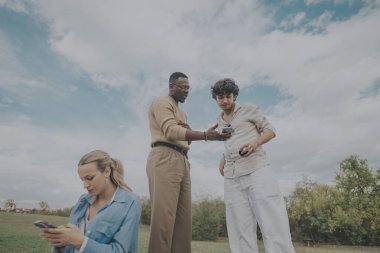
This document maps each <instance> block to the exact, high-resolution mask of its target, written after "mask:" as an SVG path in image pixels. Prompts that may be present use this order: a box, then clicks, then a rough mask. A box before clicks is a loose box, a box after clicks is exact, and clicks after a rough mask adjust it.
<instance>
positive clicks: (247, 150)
mask: <svg viewBox="0 0 380 253" xmlns="http://www.w3.org/2000/svg"><path fill="white" fill-rule="evenodd" d="M259 146H260V145H259V143H258V142H257V140H254V141H251V142H249V143H247V144H244V145H243V146H242V147H241V148H240V150H239V154H240V155H241V156H244V157H247V156H249V155H250V154H252V153H253V152H255V151H256V149H257V148H258V147H259Z"/></svg>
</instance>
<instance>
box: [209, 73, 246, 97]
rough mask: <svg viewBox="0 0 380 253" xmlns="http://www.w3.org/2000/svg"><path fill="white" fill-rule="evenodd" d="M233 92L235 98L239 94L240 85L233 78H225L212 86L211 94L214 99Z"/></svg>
mask: <svg viewBox="0 0 380 253" xmlns="http://www.w3.org/2000/svg"><path fill="white" fill-rule="evenodd" d="M231 93H232V94H234V98H235V99H236V97H237V96H238V95H239V86H237V85H236V83H235V80H234V79H232V78H224V79H222V80H219V81H217V82H216V83H215V84H214V85H213V86H211V95H212V98H213V99H216V96H223V95H225V94H231Z"/></svg>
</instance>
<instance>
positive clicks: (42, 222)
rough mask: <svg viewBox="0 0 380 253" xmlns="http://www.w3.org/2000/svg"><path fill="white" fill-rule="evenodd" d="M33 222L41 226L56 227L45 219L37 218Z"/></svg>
mask: <svg viewBox="0 0 380 253" xmlns="http://www.w3.org/2000/svg"><path fill="white" fill-rule="evenodd" d="M33 224H34V225H35V226H37V227H39V228H56V226H54V225H52V224H49V223H48V222H47V221H43V220H36V221H35V222H34V223H33Z"/></svg>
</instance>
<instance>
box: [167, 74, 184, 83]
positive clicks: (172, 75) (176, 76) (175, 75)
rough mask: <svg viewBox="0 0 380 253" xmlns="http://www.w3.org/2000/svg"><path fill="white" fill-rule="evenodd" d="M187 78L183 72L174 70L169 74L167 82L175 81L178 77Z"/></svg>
mask: <svg viewBox="0 0 380 253" xmlns="http://www.w3.org/2000/svg"><path fill="white" fill-rule="evenodd" d="M181 77H183V78H188V77H187V76H186V75H185V74H184V73H182V72H174V73H173V74H171V75H170V77H169V83H174V82H175V81H177V79H178V78H181Z"/></svg>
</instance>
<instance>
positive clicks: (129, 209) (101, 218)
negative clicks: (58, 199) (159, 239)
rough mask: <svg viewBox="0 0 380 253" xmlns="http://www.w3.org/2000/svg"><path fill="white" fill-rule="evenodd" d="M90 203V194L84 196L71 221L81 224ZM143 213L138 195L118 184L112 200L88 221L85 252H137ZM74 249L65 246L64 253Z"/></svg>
mask: <svg viewBox="0 0 380 253" xmlns="http://www.w3.org/2000/svg"><path fill="white" fill-rule="evenodd" d="M91 203H92V196H91V195H90V194H84V195H82V196H81V197H80V198H79V200H78V202H77V203H76V205H75V206H74V207H73V209H72V211H71V214H70V219H69V222H70V223H72V224H75V225H77V226H79V224H80V222H81V220H82V219H84V218H85V215H86V211H87V209H88V207H89V206H90V204H91ZM140 215H141V204H140V202H139V199H138V197H137V196H136V195H135V194H133V193H131V192H128V191H126V190H124V189H122V188H120V187H118V188H117V190H116V192H115V196H114V198H113V200H112V201H111V202H110V203H108V204H106V205H104V206H103V207H102V208H100V209H99V211H98V213H97V214H96V216H95V217H94V218H93V219H92V220H91V222H90V223H89V224H88V226H87V228H86V231H85V236H86V237H87V243H86V245H85V247H84V249H83V253H127V252H136V251H137V245H138V231H139V224H140ZM74 250H75V248H74V247H73V246H66V247H65V251H64V252H65V253H73V252H74Z"/></svg>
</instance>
